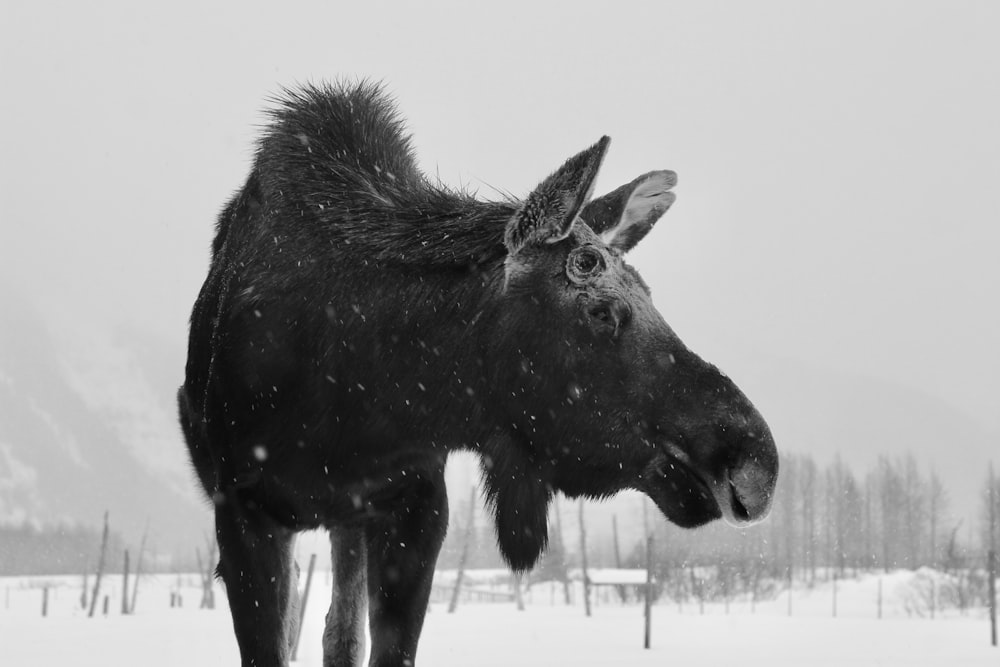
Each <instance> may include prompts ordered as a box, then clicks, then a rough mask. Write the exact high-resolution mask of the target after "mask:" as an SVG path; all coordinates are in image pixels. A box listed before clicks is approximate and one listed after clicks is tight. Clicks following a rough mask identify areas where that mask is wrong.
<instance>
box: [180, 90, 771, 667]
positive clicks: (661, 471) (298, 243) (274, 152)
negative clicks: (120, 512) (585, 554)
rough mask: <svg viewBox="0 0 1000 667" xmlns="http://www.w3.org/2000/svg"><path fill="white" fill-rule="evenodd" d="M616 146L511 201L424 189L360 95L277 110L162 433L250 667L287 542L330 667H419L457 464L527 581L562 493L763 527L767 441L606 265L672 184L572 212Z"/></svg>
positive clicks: (267, 648) (275, 615) (289, 574)
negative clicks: (364, 664) (200, 521)
mask: <svg viewBox="0 0 1000 667" xmlns="http://www.w3.org/2000/svg"><path fill="white" fill-rule="evenodd" d="M608 143H609V139H608V138H607V137H603V138H601V139H600V140H599V141H598V142H597V143H596V144H594V145H593V146H591V147H590V148H588V149H586V150H584V151H583V152H581V153H579V154H578V155H575V156H574V157H571V158H570V159H569V160H567V161H566V163H565V164H563V165H562V166H561V167H560V168H559V169H557V170H556V171H555V172H554V173H553V174H552V175H550V176H549V177H548V178H546V179H545V180H543V181H542V182H541V184H540V185H539V186H538V187H537V188H535V190H534V191H533V192H531V193H530V194H529V195H528V196H527V198H526V199H525V200H523V201H513V200H511V201H500V202H486V201H481V200H480V199H477V198H475V197H473V196H472V195H470V194H468V193H464V192H457V191H453V190H450V189H447V188H446V187H444V186H442V185H440V184H437V183H432V182H429V181H428V180H427V179H426V178H425V177H424V176H423V175H422V173H421V172H420V170H419V169H418V168H417V166H416V161H415V159H414V156H413V153H412V150H411V147H410V140H409V137H408V135H406V134H405V133H404V129H403V124H402V121H401V120H400V117H399V116H398V115H397V113H396V111H395V109H394V106H393V103H392V102H391V100H390V99H389V98H388V97H387V96H386V95H385V94H384V93H383V92H382V91H381V90H380V88H379V87H378V86H377V85H374V84H370V83H361V84H351V85H348V84H339V85H318V86H308V87H304V88H301V89H297V90H294V91H291V90H286V91H284V93H283V94H282V95H281V96H280V97H279V98H278V99H277V100H276V106H275V109H274V110H273V111H272V112H271V118H270V123H269V125H268V127H267V128H266V129H265V130H264V132H263V137H262V138H261V140H260V142H259V145H258V147H257V152H256V157H255V161H254V164H253V167H252V170H251V172H250V175H249V177H248V179H247V181H246V184H245V185H244V186H243V188H242V190H240V191H239V192H238V193H237V194H236V195H235V196H234V197H233V199H232V200H231V201H230V203H229V204H228V206H227V207H226V208H225V209H224V211H223V212H222V214H221V215H220V217H219V220H218V225H217V228H216V235H215V240H214V242H213V245H212V261H211V267H210V269H209V273H208V277H207V279H206V280H205V283H204V286H203V287H202V289H201V292H200V294H199V296H198V299H197V301H196V303H195V305H194V311H193V314H192V316H191V323H190V338H189V351H188V360H187V368H186V378H185V382H184V385H183V386H182V387H181V388H180V391H179V394H178V403H179V410H180V420H181V424H182V428H183V431H184V435H185V439H186V441H187V446H188V449H189V451H190V456H191V460H192V463H193V465H194V468H195V470H196V472H197V474H198V476H199V478H200V482H201V484H202V486H203V487H204V489H205V492H206V494H207V495H208V497H209V498H210V499H211V500H212V501H213V503H214V510H215V523H216V534H217V537H218V542H219V552H220V560H219V565H218V570H217V572H218V574H219V575H220V576H221V578H222V580H223V581H224V582H225V585H226V590H227V594H228V596H229V604H230V609H231V611H232V617H233V625H234V629H235V632H236V638H237V641H238V644H239V648H240V652H241V655H242V660H243V665H245V666H250V665H254V666H255V667H265V666H272V665H286V664H287V663H288V659H289V654H290V647H291V644H292V643H293V642H294V641H295V637H296V628H295V623H296V620H297V615H298V614H297V613H296V612H295V606H296V599H295V598H296V595H295V576H296V575H295V566H294V564H293V557H292V545H293V540H294V535H295V533H296V532H297V531H301V530H306V529H314V528H318V527H325V528H326V529H328V530H329V532H330V538H331V539H330V541H331V545H332V555H333V564H334V577H333V581H334V596H333V601H332V604H331V606H330V611H329V613H328V615H327V627H326V632H325V634H324V638H323V647H324V649H323V650H324V665H327V666H333V665H356V664H359V662H360V661H361V660H362V659H363V656H364V653H365V651H366V650H367V647H366V646H365V640H364V632H363V630H364V625H363V623H364V617H365V615H366V608H367V622H368V624H369V629H370V636H371V647H370V651H371V653H370V663H369V664H370V665H373V666H375V665H379V666H381V665H413V663H414V659H415V655H416V650H417V641H418V638H419V635H420V630H421V626H422V624H423V619H424V614H425V612H426V608H427V602H428V598H429V594H430V590H431V579H432V576H433V573H434V565H435V561H436V559H437V556H438V552H439V549H440V547H441V543H442V540H443V538H444V534H445V529H446V527H447V523H448V503H447V496H446V491H445V485H444V476H443V471H444V465H445V461H446V459H447V457H448V454H449V452H452V451H455V450H457V449H466V450H472V451H474V452H476V453H477V454H478V455H479V457H480V459H481V462H482V471H483V477H484V486H485V499H486V502H487V504H488V507H489V508H490V509H491V512H492V514H493V517H494V520H495V524H496V539H497V543H498V546H499V549H500V551H501V553H502V554H503V556H504V558H505V559H506V561H507V562H508V563H509V564H510V566H511V567H512V568H513V569H515V570H517V571H522V570H525V569H528V568H530V567H532V565H533V564H534V563H535V562H536V560H537V559H538V557H539V555H540V554H541V552H542V551H543V549H544V548H545V545H546V540H547V509H548V506H549V502H550V501H551V499H552V497H553V495H554V494H555V493H556V492H561V493H563V494H565V495H567V496H569V497H573V498H575V497H580V496H584V497H588V498H606V497H609V496H611V495H613V494H615V493H617V492H618V491H621V490H623V489H638V490H640V491H642V492H644V493H645V494H647V495H648V496H649V497H650V498H651V499H652V500H653V502H654V503H655V504H656V505H657V507H659V509H660V510H661V511H662V512H663V514H664V515H665V516H666V517H667V519H668V520H670V521H672V522H674V523H675V524H678V525H680V526H685V527H693V526H698V525H701V524H704V523H706V522H709V521H711V520H713V519H716V518H719V517H725V518H726V519H728V520H729V521H730V522H732V523H735V524H746V523H749V522H753V521H755V520H758V519H761V518H762V517H764V516H765V515H766V513H767V511H768V509H769V506H770V503H771V496H772V493H773V490H774V485H775V480H776V476H777V471H778V456H777V451H776V449H775V445H774V441H773V439H772V436H771V434H770V431H769V429H768V427H767V425H766V423H765V422H764V420H763V418H762V417H761V416H760V414H759V413H758V412H757V410H756V409H755V408H754V407H753V406H752V405H751V403H750V401H748V400H747V398H746V397H745V396H744V395H743V394H742V393H741V392H740V390H739V389H737V387H736V386H735V385H734V384H733V383H732V382H731V381H730V380H729V379H728V378H727V377H726V376H725V375H723V374H722V373H721V372H719V371H718V370H717V369H716V368H715V367H713V366H711V365H709V364H708V363H706V362H704V361H702V360H701V359H700V358H699V357H698V356H696V355H695V354H694V353H692V352H691V351H690V350H688V348H687V347H685V346H684V344H683V343H682V342H681V341H680V339H679V338H678V337H677V336H676V335H675V334H674V332H673V331H672V330H671V329H670V327H669V326H667V324H666V322H664V320H663V318H662V317H661V316H660V315H659V313H658V312H657V311H656V309H655V308H654V307H653V303H652V300H651V298H650V292H649V288H648V287H647V285H646V284H645V283H644V282H643V280H642V278H640V276H639V274H638V273H637V272H636V271H635V269H633V268H632V267H630V266H629V265H628V264H626V263H625V262H624V260H623V255H624V254H625V253H626V252H628V251H629V250H630V249H631V248H632V247H634V246H635V245H636V244H637V243H638V242H639V241H640V240H641V239H642V238H643V237H644V236H645V235H646V234H647V233H648V232H649V231H650V229H651V228H652V227H653V225H654V223H655V222H656V221H657V220H658V219H659V218H660V216H661V215H663V213H664V212H666V210H667V209H668V208H669V207H670V205H671V204H672V203H673V201H674V194H673V193H672V192H671V188H672V187H673V186H674V184H675V182H676V176H675V174H674V173H673V172H670V171H655V172H651V173H647V174H644V175H642V176H640V177H638V178H636V179H635V180H634V181H632V182H630V183H627V184H625V185H623V186H622V187H620V188H618V189H616V190H614V191H613V192H611V193H609V194H606V195H604V196H603V197H600V198H597V199H591V192H592V189H593V187H594V181H595V178H596V176H597V172H598V169H599V167H600V165H601V161H602V159H603V158H604V155H605V152H606V151H607V149H608Z"/></svg>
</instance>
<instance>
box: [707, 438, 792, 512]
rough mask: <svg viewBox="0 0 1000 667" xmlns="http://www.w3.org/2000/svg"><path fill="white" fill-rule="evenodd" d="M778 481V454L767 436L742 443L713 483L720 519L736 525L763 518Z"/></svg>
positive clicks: (772, 441)
mask: <svg viewBox="0 0 1000 667" xmlns="http://www.w3.org/2000/svg"><path fill="white" fill-rule="evenodd" d="M777 480H778V451H777V448H776V447H775V446H774V440H773V439H772V438H771V437H770V434H768V435H767V436H766V437H763V438H759V439H757V438H754V439H751V440H745V441H744V442H743V443H742V446H741V447H740V448H739V455H738V456H737V458H736V461H735V462H734V463H733V464H732V465H731V466H730V468H729V470H727V471H726V473H725V475H724V476H723V479H722V480H720V481H719V482H718V483H716V484H713V485H712V486H713V487H714V488H713V492H714V493H715V499H716V501H717V502H718V503H719V509H721V510H722V516H723V518H724V519H725V520H726V521H727V522H729V523H731V524H733V525H737V526H745V525H748V524H752V523H756V522H758V521H760V520H762V519H764V518H765V517H766V516H767V514H768V512H769V511H770V510H771V501H772V499H773V498H774V486H775V483H776V482H777Z"/></svg>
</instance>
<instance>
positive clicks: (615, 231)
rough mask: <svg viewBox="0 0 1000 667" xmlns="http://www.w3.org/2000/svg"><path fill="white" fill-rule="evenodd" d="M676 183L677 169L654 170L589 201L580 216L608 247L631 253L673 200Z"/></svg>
mask: <svg viewBox="0 0 1000 667" xmlns="http://www.w3.org/2000/svg"><path fill="white" fill-rule="evenodd" d="M676 184H677V174H675V173H674V172H672V171H651V172H649V173H648V174H643V175H642V176H640V177H639V178H637V179H635V180H634V181H632V182H631V183H627V184H625V185H623V186H621V187H620V188H618V189H617V190H615V191H613V192H609V193H608V194H606V195H604V196H603V197H598V198H597V199H595V200H593V201H592V202H590V203H589V204H587V205H586V206H585V207H584V209H583V211H582V212H581V213H580V219H581V220H583V221H584V222H585V223H587V225H589V226H590V228H591V229H592V230H594V232H595V233H596V234H598V235H599V236H600V237H601V239H602V240H603V241H604V242H605V243H607V244H608V245H609V246H611V247H613V248H617V249H618V250H620V251H621V252H628V251H629V250H631V249H632V248H633V247H635V244H636V243H638V242H639V241H641V240H642V238H643V237H644V236H646V234H647V233H648V232H649V230H650V229H652V228H653V225H654V224H656V221H657V220H659V219H660V216H662V215H663V214H664V213H666V212H667V209H668V208H670V205H671V204H673V203H674V199H675V195H674V193H673V192H670V189H671V188H672V187H674V185H676Z"/></svg>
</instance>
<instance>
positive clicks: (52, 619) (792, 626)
mask: <svg viewBox="0 0 1000 667" xmlns="http://www.w3.org/2000/svg"><path fill="white" fill-rule="evenodd" d="M912 579H913V575H912V574H911V573H898V574H896V575H890V576H888V577H885V578H884V581H883V586H884V591H885V604H884V606H883V614H884V618H883V619H877V618H876V605H875V599H876V597H875V595H876V594H875V591H876V590H877V589H876V587H877V580H876V579H875V578H874V577H871V578H868V579H864V580H860V581H846V582H841V584H840V586H839V588H838V616H837V618H832V604H831V603H832V595H831V593H832V590H831V589H830V588H829V585H820V586H817V587H816V588H814V589H813V590H811V591H807V590H802V591H797V592H796V593H795V594H794V596H793V599H792V608H793V616H791V617H789V616H788V598H787V594H781V595H779V596H778V597H777V598H776V599H774V600H769V601H765V602H758V603H757V604H756V605H754V607H753V608H752V609H751V606H750V603H749V601H746V600H741V601H733V602H731V603H730V605H729V612H728V613H726V609H725V606H724V605H722V604H721V603H720V604H707V605H706V606H705V608H704V613H700V609H699V606H698V605H696V604H687V605H685V606H683V607H682V608H680V609H678V606H677V605H676V604H673V603H670V602H668V601H664V602H662V603H660V604H657V605H656V606H654V608H653V629H652V638H653V646H652V648H651V650H648V651H647V650H644V649H643V648H642V634H643V627H642V608H641V606H638V605H629V606H620V605H618V604H616V603H611V602H610V598H602V599H601V600H599V601H598V604H597V605H596V606H595V607H594V609H593V615H592V616H591V617H590V618H586V617H585V616H584V614H583V609H582V607H580V606H579V605H577V606H565V605H563V604H562V603H561V600H562V597H561V590H559V591H558V593H557V591H553V590H550V589H549V588H548V587H547V586H548V585H547V584H542V585H537V586H536V587H535V588H534V589H533V590H532V591H531V594H530V596H529V597H528V598H527V606H526V609H525V610H524V611H518V610H517V609H516V607H515V606H514V604H513V603H506V602H504V603H467V604H463V605H461V606H460V607H459V609H458V611H457V612H456V613H455V614H448V613H447V612H446V610H445V605H444V603H440V602H438V603H434V604H433V605H432V608H431V612H430V614H428V616H427V622H426V624H425V627H424V633H423V639H422V642H421V647H420V653H419V655H418V663H419V664H422V665H425V666H428V665H441V666H444V667H450V666H458V665H463V666H465V665H489V666H493V665H496V666H499V665H512V664H516V665H552V664H555V663H557V662H563V663H566V664H573V665H663V664H675V665H685V666H690V665H720V664H739V665H741V666H743V667H746V666H749V665H768V666H774V665H795V666H800V665H911V666H917V667H920V666H924V665H940V666H947V667H952V666H960V665H994V666H995V665H1000V650H998V649H995V648H991V647H990V646H989V628H988V624H987V621H986V617H985V613H984V612H983V611H982V610H973V611H970V612H969V613H968V614H966V615H960V614H958V613H957V612H956V611H954V610H950V611H946V612H945V613H943V614H942V613H940V612H939V613H938V614H937V615H936V618H935V619H933V620H932V619H930V618H927V617H923V618H920V617H915V616H913V615H912V614H913V613H914V611H913V609H914V606H913V605H914V603H913V598H912V589H913V587H912V585H910V584H911V583H912ZM44 583H48V584H49V585H50V594H49V608H48V616H47V617H45V618H43V617H42V616H41V604H42V590H41V588H39V586H40V585H43V584H44ZM102 589H103V592H104V593H106V594H108V596H109V608H110V611H109V614H108V616H107V617H104V616H102V615H101V609H100V605H98V609H97V612H96V617H95V618H87V616H86V612H85V611H83V610H81V609H80V606H79V605H80V580H79V578H70V577H48V578H42V577H33V578H30V579H27V578H9V579H0V594H2V595H3V600H2V606H0V664H3V665H5V666H16V667H20V666H22V665H24V666H36V665H37V666H48V665H63V664H73V665H76V666H86V665H95V666H97V665H101V666H102V667H103V666H107V665H112V666H118V665H120V666H123V667H132V666H133V665H136V666H137V665H143V666H144V667H161V666H162V667H166V666H172V665H185V666H187V667H198V666H201V665H204V666H205V667H218V666H219V665H235V664H238V653H237V649H236V642H235V639H234V638H233V634H232V630H231V625H230V620H229V614H228V609H227V608H226V605H225V597H224V595H223V594H222V591H221V589H217V595H218V596H219V597H218V602H219V605H218V608H217V609H215V610H211V611H209V610H199V609H198V608H197V607H198V601H199V599H200V591H199V590H198V588H197V583H196V579H195V577H194V576H193V575H191V576H185V577H181V578H179V577H178V576H177V575H160V576H157V577H155V578H153V577H150V578H147V579H144V581H143V584H142V587H141V588H140V591H139V598H138V601H137V604H136V613H135V614H134V615H132V616H121V615H120V613H119V610H120V607H121V593H120V580H119V579H118V578H115V577H111V578H110V579H109V580H108V581H107V585H106V586H102ZM328 591H329V586H328V584H327V581H326V575H325V573H317V576H316V578H315V579H314V583H313V591H312V592H311V594H310V601H309V605H308V609H307V612H306V619H305V625H304V630H303V637H302V643H301V646H300V650H299V656H298V657H299V659H298V661H297V662H296V663H293V664H295V665H303V666H305V665H316V666H319V665H321V664H322V659H321V655H322V651H321V647H320V635H321V631H322V625H323V615H324V612H325V606H326V602H327V600H328V599H329V598H328V594H329V593H328ZM171 592H180V593H181V594H182V596H183V607H181V608H171V607H170V594H171ZM553 600H554V601H555V604H551V602H552V601H553Z"/></svg>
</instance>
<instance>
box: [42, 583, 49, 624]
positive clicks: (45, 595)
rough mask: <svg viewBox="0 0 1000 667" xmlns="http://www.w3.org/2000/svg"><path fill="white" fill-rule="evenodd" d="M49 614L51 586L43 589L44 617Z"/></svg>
mask: <svg viewBox="0 0 1000 667" xmlns="http://www.w3.org/2000/svg"><path fill="white" fill-rule="evenodd" d="M48 615H49V587H48V586H46V587H45V588H43V589H42V618H44V617H46V616H48Z"/></svg>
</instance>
